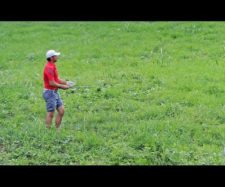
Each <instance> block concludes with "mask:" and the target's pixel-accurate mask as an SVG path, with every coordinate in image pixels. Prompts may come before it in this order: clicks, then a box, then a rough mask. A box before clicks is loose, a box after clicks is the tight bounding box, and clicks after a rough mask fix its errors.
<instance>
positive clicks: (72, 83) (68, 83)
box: [66, 81, 75, 88]
mask: <svg viewBox="0 0 225 187" xmlns="http://www.w3.org/2000/svg"><path fill="white" fill-rule="evenodd" d="M66 84H67V85H68V86H69V87H70V88H71V87H73V86H74V85H75V82H72V81H67V82H66Z"/></svg>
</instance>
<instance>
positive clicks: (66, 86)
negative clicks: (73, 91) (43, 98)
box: [61, 85, 70, 90]
mask: <svg viewBox="0 0 225 187" xmlns="http://www.w3.org/2000/svg"><path fill="white" fill-rule="evenodd" d="M61 88H62V89H63V90H67V89H69V88H70V87H69V86H68V85H62V86H61Z"/></svg>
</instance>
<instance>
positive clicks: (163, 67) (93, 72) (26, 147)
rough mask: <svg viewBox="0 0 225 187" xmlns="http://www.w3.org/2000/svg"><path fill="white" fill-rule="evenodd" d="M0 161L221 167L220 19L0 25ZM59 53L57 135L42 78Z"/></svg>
mask: <svg viewBox="0 0 225 187" xmlns="http://www.w3.org/2000/svg"><path fill="white" fill-rule="evenodd" d="M0 30H1V32H0V38H1V43H0V77H1V81H0V89H1V92H0V107H1V112H0V164H2V165H65V164H66V165H67V164H68V165H70V164H71V165H223V164H225V156H224V154H223V151H224V147H225V141H224V139H225V133H224V132H225V126H224V125H225V68H224V66H225V61H224V57H225V40H224V38H225V33H224V30H225V23H224V22H1V23H0ZM48 49H55V50H57V51H60V52H61V54H62V55H61V57H60V60H59V61H58V62H57V67H58V71H59V74H60V77H61V78H64V79H68V80H72V81H73V80H75V81H77V86H90V87H79V88H78V87H77V90H76V91H75V92H74V93H72V91H71V90H67V91H63V90H61V91H60V94H61V97H62V99H63V101H64V103H65V116H64V118H63V122H62V126H61V127H62V128H61V132H60V133H57V132H56V130H55V128H54V124H53V128H52V129H50V130H48V129H46V128H45V124H44V118H45V103H44V100H43V98H42V88H43V81H42V72H43V67H44V64H45V53H46V51H47V50H48Z"/></svg>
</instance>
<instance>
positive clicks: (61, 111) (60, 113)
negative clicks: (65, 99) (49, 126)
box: [59, 109, 64, 117]
mask: <svg viewBox="0 0 225 187" xmlns="http://www.w3.org/2000/svg"><path fill="white" fill-rule="evenodd" d="M59 115H60V116H61V117H63V115H64V109H62V110H60V111H59Z"/></svg>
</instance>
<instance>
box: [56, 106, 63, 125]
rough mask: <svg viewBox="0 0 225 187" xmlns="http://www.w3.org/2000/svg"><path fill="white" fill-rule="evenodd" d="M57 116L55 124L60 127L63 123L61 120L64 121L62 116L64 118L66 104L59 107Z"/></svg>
mask: <svg viewBox="0 0 225 187" xmlns="http://www.w3.org/2000/svg"><path fill="white" fill-rule="evenodd" d="M57 111H58V113H57V116H56V118H55V126H56V128H59V127H60V124H61V121H62V118H63V115H64V106H63V105H61V106H60V107H58V108H57Z"/></svg>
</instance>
